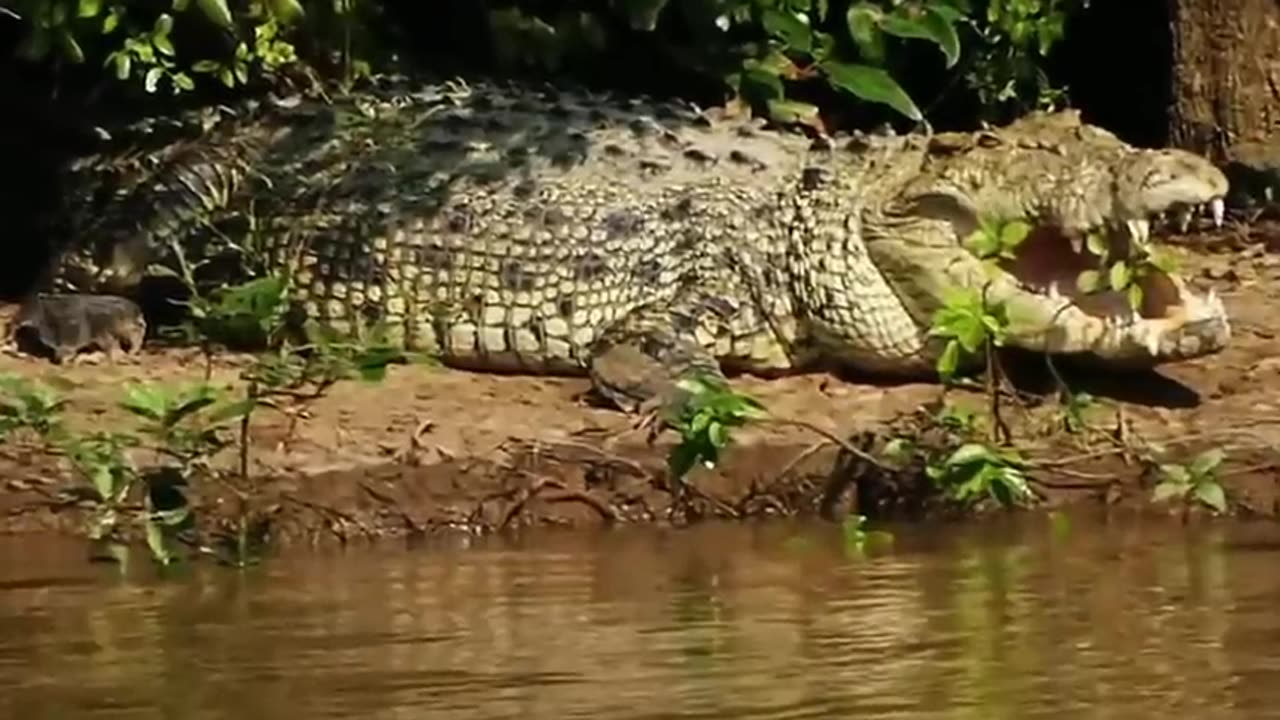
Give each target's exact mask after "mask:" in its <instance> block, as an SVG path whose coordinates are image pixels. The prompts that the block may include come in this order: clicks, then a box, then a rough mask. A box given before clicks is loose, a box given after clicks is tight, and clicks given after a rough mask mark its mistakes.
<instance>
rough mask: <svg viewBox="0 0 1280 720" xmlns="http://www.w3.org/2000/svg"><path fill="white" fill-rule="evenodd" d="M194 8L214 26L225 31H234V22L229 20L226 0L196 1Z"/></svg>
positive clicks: (229, 13) (229, 15)
mask: <svg viewBox="0 0 1280 720" xmlns="http://www.w3.org/2000/svg"><path fill="white" fill-rule="evenodd" d="M196 6H197V7H199V8H200V12H202V13H204V16H205V17H206V18H208V19H209V20H210V21H211V22H213V23H214V24H215V25H217V26H219V27H221V28H223V29H225V30H234V29H235V21H234V20H233V19H232V18H231V10H230V8H228V7H227V0H196Z"/></svg>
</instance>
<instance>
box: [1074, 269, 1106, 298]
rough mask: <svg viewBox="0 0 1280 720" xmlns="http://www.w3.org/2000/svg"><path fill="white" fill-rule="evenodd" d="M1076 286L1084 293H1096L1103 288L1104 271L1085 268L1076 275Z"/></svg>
mask: <svg viewBox="0 0 1280 720" xmlns="http://www.w3.org/2000/svg"><path fill="white" fill-rule="evenodd" d="M1076 287H1077V288H1078V289H1079V290H1080V292H1082V293H1086V294H1088V293H1094V292H1097V291H1098V290H1100V289H1101V288H1102V273H1100V272H1098V271H1097V270H1085V271H1083V272H1081V273H1080V274H1079V275H1078V276H1076Z"/></svg>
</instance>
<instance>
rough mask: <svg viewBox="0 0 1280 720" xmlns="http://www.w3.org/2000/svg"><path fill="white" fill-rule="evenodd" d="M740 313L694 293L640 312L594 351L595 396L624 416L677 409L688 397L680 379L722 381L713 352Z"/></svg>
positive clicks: (723, 301)
mask: <svg viewBox="0 0 1280 720" xmlns="http://www.w3.org/2000/svg"><path fill="white" fill-rule="evenodd" d="M737 312H738V305H737V303H736V302H735V301H734V300H732V299H728V298H726V297H725V296H723V295H717V294H715V293H712V292H709V291H706V290H695V289H688V290H685V291H683V292H681V293H680V294H679V295H677V296H676V297H675V298H674V299H673V300H670V301H666V302H660V303H654V304H651V305H645V306H641V307H639V308H636V309H635V310H633V311H631V312H630V313H628V314H627V315H626V316H624V317H623V318H622V319H621V320H619V321H618V322H616V323H614V324H613V325H612V326H610V327H609V328H608V329H607V330H605V331H604V333H603V334H602V335H601V336H600V338H599V339H598V340H597V341H596V342H595V344H594V345H593V346H592V348H591V353H590V356H589V358H588V361H587V367H588V372H589V373H590V376H591V381H592V383H593V385H594V386H595V389H596V391H597V392H599V393H600V394H601V395H603V396H604V397H606V398H608V399H609V400H610V401H611V402H613V403H614V404H615V405H617V406H618V407H619V408H621V409H622V410H624V411H626V412H633V413H648V412H651V411H655V410H672V409H675V408H678V407H679V404H680V403H681V402H683V399H684V398H685V397H686V394H685V393H684V392H683V391H682V390H680V388H679V387H678V383H679V382H680V380H681V379H683V378H689V377H694V376H697V375H703V376H710V377H711V378H714V379H718V380H724V374H723V373H722V371H721V369H720V363H719V361H718V359H717V358H716V356H715V354H714V352H713V349H714V347H715V344H716V340H717V338H719V337H722V336H723V335H724V334H725V333H726V332H728V330H729V328H730V323H731V322H732V320H733V319H734V317H735V316H736V315H737Z"/></svg>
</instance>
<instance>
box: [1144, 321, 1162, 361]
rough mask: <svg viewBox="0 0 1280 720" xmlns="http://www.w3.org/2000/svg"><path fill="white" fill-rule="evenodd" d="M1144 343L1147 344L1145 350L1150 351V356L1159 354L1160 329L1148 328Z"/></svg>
mask: <svg viewBox="0 0 1280 720" xmlns="http://www.w3.org/2000/svg"><path fill="white" fill-rule="evenodd" d="M1146 344H1147V352H1149V353H1151V356H1152V357H1155V356H1156V355H1159V354H1160V331H1158V330H1156V329H1155V328H1151V329H1150V330H1148V331H1147V337H1146Z"/></svg>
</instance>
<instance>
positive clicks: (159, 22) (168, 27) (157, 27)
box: [151, 13, 173, 41]
mask: <svg viewBox="0 0 1280 720" xmlns="http://www.w3.org/2000/svg"><path fill="white" fill-rule="evenodd" d="M171 32H173V16H172V15H170V14H169V13H160V15H159V16H158V17H157V18H156V21H155V23H153V24H152V26H151V34H152V35H153V36H157V37H165V36H167V35H168V34H169V33H171ZM152 39H153V41H154V38H152Z"/></svg>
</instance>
